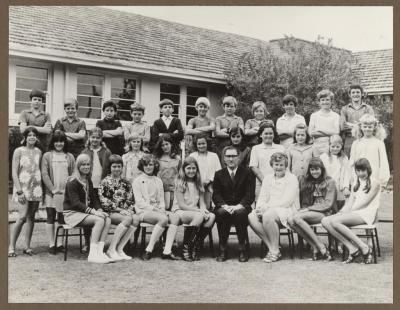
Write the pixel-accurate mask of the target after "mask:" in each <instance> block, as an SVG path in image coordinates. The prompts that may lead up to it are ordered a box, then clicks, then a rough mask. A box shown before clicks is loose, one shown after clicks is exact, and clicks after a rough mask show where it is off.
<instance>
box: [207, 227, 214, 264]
mask: <svg viewBox="0 0 400 310" xmlns="http://www.w3.org/2000/svg"><path fill="white" fill-rule="evenodd" d="M208 243H209V246H210V251H211V255H212V256H211V257H212V258H214V257H215V252H214V240H213V236H212V231H211V230H210V233H209V234H208Z"/></svg>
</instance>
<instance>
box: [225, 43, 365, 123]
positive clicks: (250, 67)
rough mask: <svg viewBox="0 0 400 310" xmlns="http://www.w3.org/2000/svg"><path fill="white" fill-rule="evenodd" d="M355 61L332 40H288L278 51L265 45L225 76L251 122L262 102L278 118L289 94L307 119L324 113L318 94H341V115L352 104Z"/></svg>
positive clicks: (337, 103)
mask: <svg viewBox="0 0 400 310" xmlns="http://www.w3.org/2000/svg"><path fill="white" fill-rule="evenodd" d="M354 62H355V60H354V59H353V57H352V54H351V52H350V51H347V50H342V49H337V48H334V47H333V46H332V41H331V40H328V42H327V43H324V42H323V38H322V37H318V39H317V40H316V41H315V42H306V41H302V40H298V39H295V38H292V37H286V38H285V39H283V40H280V41H279V43H278V49H276V48H275V49H273V46H271V47H263V46H259V47H257V48H256V49H254V50H252V51H250V52H248V53H245V54H243V55H242V56H241V57H240V58H239V59H238V60H237V61H234V62H233V63H232V64H231V65H230V66H229V69H228V70H226V72H225V75H226V80H227V89H228V92H229V93H230V94H231V95H233V96H235V97H236V98H237V99H238V101H239V102H240V106H239V111H238V113H239V114H241V116H242V117H244V118H245V119H247V118H249V117H250V116H251V113H250V108H251V104H252V103H253V102H254V101H256V100H262V101H264V102H265V103H266V105H267V108H268V110H269V111H270V112H271V114H272V115H271V117H272V118H273V119H276V118H278V117H279V116H280V115H281V114H282V113H283V110H282V108H281V100H282V97H283V96H284V95H285V94H292V95H295V96H296V97H297V98H298V99H299V105H298V108H297V110H298V112H299V113H301V114H303V115H305V116H306V119H307V118H308V116H309V115H310V114H311V113H312V112H314V111H316V110H317V109H318V105H317V102H316V94H317V93H318V92H319V91H320V90H322V89H325V88H327V89H330V90H331V91H332V92H333V93H334V94H335V103H334V106H333V109H334V110H336V111H338V110H339V109H340V107H341V106H342V105H343V104H344V103H345V102H347V101H348V94H347V89H348V86H349V84H350V83H351V82H353V83H354V82H357V80H358V79H357V78H356V77H355V76H354V75H353V74H352V70H351V67H352V64H354Z"/></svg>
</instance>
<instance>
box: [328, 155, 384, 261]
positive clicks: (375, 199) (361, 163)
mask: <svg viewBox="0 0 400 310" xmlns="http://www.w3.org/2000/svg"><path fill="white" fill-rule="evenodd" d="M354 167H355V173H356V175H357V180H356V182H355V184H354V186H353V188H352V192H351V195H350V198H349V200H348V201H347V203H346V204H345V206H344V207H343V208H342V210H340V211H339V212H338V213H337V214H335V215H331V216H328V217H325V218H323V219H322V221H321V223H322V226H323V227H324V228H325V229H326V230H327V231H328V232H329V233H330V234H331V235H332V236H333V237H335V238H336V239H338V240H339V241H340V242H342V243H343V244H344V246H345V247H346V248H347V249H348V251H349V256H348V258H347V260H346V261H345V263H346V264H349V263H352V262H353V261H354V260H355V259H356V258H357V257H358V256H360V255H361V254H362V255H363V258H364V263H365V264H371V263H372V260H373V259H372V250H371V248H370V247H369V246H368V244H366V243H364V242H363V241H362V240H361V239H360V238H359V237H358V236H357V235H356V234H355V233H354V232H353V231H352V230H351V229H350V228H349V227H352V226H356V225H362V224H369V225H370V224H373V223H374V222H375V219H376V216H377V211H378V208H379V199H380V184H379V181H378V180H376V179H374V178H372V177H371V174H372V169H371V165H370V163H369V161H368V160H367V159H366V158H360V159H358V160H357V161H356V162H355V164H354Z"/></svg>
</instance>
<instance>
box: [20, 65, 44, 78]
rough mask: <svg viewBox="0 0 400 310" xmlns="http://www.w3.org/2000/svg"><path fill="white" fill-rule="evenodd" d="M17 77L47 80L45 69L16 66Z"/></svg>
mask: <svg viewBox="0 0 400 310" xmlns="http://www.w3.org/2000/svg"><path fill="white" fill-rule="evenodd" d="M16 73H17V77H28V78H29V77H30V78H34V79H42V80H47V69H43V68H32V67H23V66H16Z"/></svg>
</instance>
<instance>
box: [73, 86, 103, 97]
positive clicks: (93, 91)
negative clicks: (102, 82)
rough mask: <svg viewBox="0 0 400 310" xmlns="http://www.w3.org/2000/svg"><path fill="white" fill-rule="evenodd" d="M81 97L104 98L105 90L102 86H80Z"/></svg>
mask: <svg viewBox="0 0 400 310" xmlns="http://www.w3.org/2000/svg"><path fill="white" fill-rule="evenodd" d="M78 94H79V95H89V96H102V95H103V90H102V87H101V86H95V85H85V84H78Z"/></svg>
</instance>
